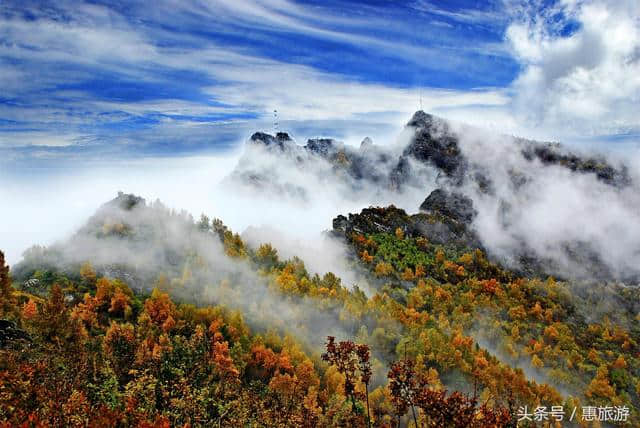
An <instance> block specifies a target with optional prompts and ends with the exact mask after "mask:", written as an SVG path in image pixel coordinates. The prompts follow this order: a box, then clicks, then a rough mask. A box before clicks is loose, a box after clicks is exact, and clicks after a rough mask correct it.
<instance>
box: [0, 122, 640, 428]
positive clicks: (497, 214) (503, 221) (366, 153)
mask: <svg viewBox="0 0 640 428" xmlns="http://www.w3.org/2000/svg"><path fill="white" fill-rule="evenodd" d="M478 132H479V131H478ZM487 144H488V145H487ZM488 147H489V148H492V149H491V150H492V151H491V152H488V150H489V149H488ZM227 180H228V183H229V186H233V187H232V189H234V191H236V190H237V191H255V189H258V191H259V192H261V193H268V194H270V195H272V197H273V198H274V201H275V200H278V199H280V200H286V201H288V202H287V203H295V204H302V205H303V206H305V205H304V204H307V203H309V201H311V200H313V199H314V198H316V197H317V195H318V194H319V193H322V192H328V191H331V192H335V195H334V196H335V198H336V200H337V199H338V198H339V197H342V196H344V195H346V197H349V198H353V199H356V200H363V201H365V200H369V202H368V203H366V204H364V206H368V208H363V209H361V210H360V211H359V212H336V213H335V217H334V219H333V222H332V224H327V226H326V227H327V229H329V230H327V232H326V233H325V238H326V239H328V240H330V242H331V243H332V245H334V247H332V248H339V249H341V251H344V257H343V259H344V260H341V263H340V269H341V270H345V269H348V270H349V273H350V274H353V275H351V276H350V277H351V278H357V283H356V282H354V283H351V282H347V281H346V280H344V279H343V278H341V277H340V276H339V275H337V274H336V272H330V271H327V272H315V271H313V270H312V269H310V268H309V266H308V265H309V261H308V260H304V259H303V258H301V257H291V258H287V259H284V258H283V257H281V256H279V254H280V253H281V252H283V250H284V249H280V248H277V246H275V245H272V243H269V242H259V243H255V242H254V241H255V240H252V242H251V243H249V242H248V240H247V239H245V238H243V236H241V235H240V234H239V232H241V231H232V230H230V229H229V228H228V227H227V226H225V224H224V222H223V220H219V219H213V220H212V219H210V218H209V217H207V216H206V215H202V216H201V217H200V219H198V220H197V221H196V220H194V218H193V217H191V215H190V214H188V213H186V212H175V211H173V210H171V209H168V208H166V207H165V206H164V205H163V204H162V203H160V202H159V201H156V202H152V203H149V202H147V201H146V200H145V199H143V198H142V197H140V196H136V195H130V194H124V193H120V194H119V195H118V196H117V197H116V198H115V199H113V200H111V201H109V202H107V203H105V204H104V205H103V206H102V207H100V208H99V209H98V210H97V212H96V213H95V214H94V215H93V216H92V217H90V218H89V219H88V220H87V222H86V223H85V224H84V225H83V226H82V227H80V228H79V229H78V230H77V231H76V233H75V234H73V236H71V237H70V238H69V239H66V240H63V241H60V242H58V243H56V244H54V245H51V246H49V247H34V248H32V249H31V250H29V251H27V252H26V253H25V255H24V258H23V260H22V261H21V262H20V263H18V264H16V265H15V266H13V267H12V269H11V271H9V269H8V267H6V266H5V262H4V256H2V257H0V267H1V268H2V269H1V270H0V274H1V275H0V285H2V287H1V288H0V293H2V295H1V296H0V299H1V300H0V301H1V302H2V306H0V319H2V321H1V323H0V355H1V356H2V358H0V401H1V402H2V403H5V405H3V406H2V408H1V409H0V421H2V423H5V424H6V425H7V426H15V425H20V424H26V425H25V426H29V425H34V426H216V425H218V426H309V427H311V426H363V427H364V426H380V427H391V426H398V425H400V426H416V425H417V426H431V427H441V426H453V427H466V426H474V427H492V426H493V427H503V426H516V425H517V426H524V427H526V426H540V425H541V423H537V422H536V421H533V420H531V421H527V420H521V421H518V419H522V417H521V415H522V412H523V411H524V407H525V406H526V408H527V409H529V412H533V410H534V409H536V408H537V407H540V406H544V407H545V408H546V409H549V410H550V409H551V408H552V407H554V406H563V408H564V410H565V412H567V413H566V418H569V415H570V414H571V410H572V409H577V416H576V417H575V418H574V419H573V421H574V422H575V423H573V422H572V423H573V426H597V425H595V422H594V423H593V424H592V423H591V422H590V421H588V420H583V419H582V417H583V412H584V411H585V409H589V408H591V407H594V406H595V407H603V408H604V407H611V408H612V409H614V410H615V411H619V412H622V409H626V410H628V414H625V415H626V416H625V415H623V413H616V415H617V416H616V418H617V419H616V420H614V419H613V416H612V418H611V419H609V420H607V423H609V424H611V425H614V426H639V425H640V415H638V410H639V409H640V348H639V343H640V317H639V316H638V314H639V311H640V307H639V305H640V303H639V302H640V300H639V297H640V296H639V291H638V290H639V289H638V287H637V285H638V281H637V279H638V266H640V264H637V263H636V262H637V261H638V259H639V257H640V252H639V251H638V247H637V245H638V242H640V241H636V240H635V238H636V235H635V234H636V233H637V232H636V231H635V230H634V229H633V228H625V226H626V225H632V224H633V222H634V220H635V218H636V217H637V216H638V214H637V212H636V211H635V209H636V208H637V207H638V206H640V205H635V203H636V201H637V197H635V196H630V195H633V194H634V192H636V190H637V183H636V181H635V177H633V175H632V173H631V172H630V171H628V169H627V168H626V167H625V166H624V164H619V165H618V164H616V163H615V162H614V161H612V160H610V159H605V158H604V157H597V156H595V155H593V156H592V155H590V154H580V155H577V154H573V153H571V152H570V151H568V150H567V149H565V148H563V147H562V146H559V145H555V144H547V143H538V142H533V141H526V140H521V139H517V138H512V137H504V136H498V137H495V136H494V137H491V136H488V135H487V134H485V133H476V131H475V130H473V129H469V128H467V127H464V126H460V125H455V124H450V123H448V122H446V121H444V120H442V119H439V118H437V117H434V116H432V115H428V114H426V113H424V112H417V113H416V114H415V115H414V116H413V118H411V120H410V121H409V122H408V124H407V127H406V128H405V130H404V132H403V137H402V138H400V140H399V142H398V143H397V144H395V145H389V146H377V145H375V144H373V143H372V142H371V140H365V141H364V142H363V144H362V145H361V147H359V148H354V147H351V146H348V145H344V144H341V143H339V142H337V141H335V140H332V139H312V140H309V141H308V142H307V144H306V145H304V146H301V145H297V144H296V143H295V141H293V139H292V138H291V137H290V136H289V135H288V134H285V133H279V134H277V135H275V136H272V135H269V134H266V133H256V134H254V135H253V136H252V137H251V138H250V140H249V142H248V144H247V148H246V152H245V154H244V155H243V157H242V158H241V159H240V162H239V164H238V165H237V167H236V169H235V171H234V172H233V174H231V176H230V177H228V179H227ZM554 186H555V187H554ZM230 189H231V187H230ZM230 191H231V190H230ZM567 194H572V195H577V196H576V200H577V199H578V197H579V200H577V201H567V202H566V204H565V205H562V204H558V205H551V206H549V205H548V204H549V203H551V202H554V201H555V202H557V201H559V200H561V199H562V198H566V195H567ZM336 195H338V196H336ZM593 197H597V198H600V199H599V200H594V199H593ZM549 198H551V199H549ZM380 201H383V202H386V201H388V202H394V201H398V202H399V203H402V204H404V206H407V205H408V206H409V207H410V209H404V208H400V207H399V206H396V205H392V204H391V203H389V204H377V202H380ZM603 201H606V202H607V204H606V208H607V209H608V210H609V211H606V210H604V211H601V210H602V208H601V207H600V205H602V202H603ZM574 202H575V203H574ZM369 205H371V206H369ZM376 205H381V206H376ZM584 207H588V208H590V209H591V210H592V212H590V213H585V214H584V216H583V217H581V218H582V220H581V221H578V218H577V217H574V216H575V213H576V212H578V211H579V210H582V209H583V208H584ZM543 208H544V209H546V210H556V211H557V222H553V221H550V220H549V221H548V222H546V223H545V222H540V223H532V218H534V217H535V216H534V217H532V216H531V215H532V213H538V214H539V213H540V212H542V211H541V210H542V209H543ZM607 213H608V216H606V217H605V216H604V215H605V214H607ZM309 215H313V212H310V213H309ZM600 217H602V218H600ZM567 218H569V219H574V222H576V223H578V224H576V225H572V224H570V222H567V221H566V219H567ZM584 224H588V225H589V227H588V228H585V227H584ZM543 232H545V233H543ZM612 249H615V250H612ZM340 254H342V253H340ZM0 255H1V253H0ZM320 256H321V254H317V257H320ZM336 268H337V266H336ZM614 410H612V412H613V411H614ZM519 415H520V417H519ZM612 415H613V413H612ZM556 416H557V415H556ZM555 419H556V417H555V416H553V415H550V414H549V415H547V421H548V422H549V423H550V424H551V423H554V422H555ZM540 422H542V421H540ZM558 423H560V422H559V421H558ZM565 425H567V424H566V421H565ZM548 426H552V425H548ZM567 426H572V425H571V424H568V425H567Z"/></svg>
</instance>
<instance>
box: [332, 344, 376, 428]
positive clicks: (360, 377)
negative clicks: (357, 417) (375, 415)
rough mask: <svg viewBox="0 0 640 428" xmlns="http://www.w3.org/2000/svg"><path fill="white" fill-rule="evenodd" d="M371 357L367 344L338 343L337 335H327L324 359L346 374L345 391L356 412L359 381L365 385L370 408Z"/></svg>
mask: <svg viewBox="0 0 640 428" xmlns="http://www.w3.org/2000/svg"><path fill="white" fill-rule="evenodd" d="M369 357H370V353H369V347H368V346H367V345H356V344H355V343H353V342H351V341H342V342H339V343H336V340H335V337H333V336H328V337H327V344H326V352H325V353H324V354H322V360H323V361H326V362H328V363H329V364H331V365H334V366H335V367H336V368H337V369H338V371H339V372H340V373H341V374H342V375H343V376H344V393H345V395H346V397H347V398H348V399H350V400H351V408H352V410H353V411H354V412H355V411H356V408H357V407H356V400H357V399H358V398H360V394H358V392H357V391H356V385H357V382H358V381H360V382H362V383H363V384H364V385H365V391H366V392H365V394H366V396H365V397H364V398H365V399H366V400H367V411H368V409H369V397H368V391H369V389H368V388H369V387H368V385H369V381H370V380H371V363H370V361H369ZM368 416H370V415H369V414H368ZM368 420H370V419H368Z"/></svg>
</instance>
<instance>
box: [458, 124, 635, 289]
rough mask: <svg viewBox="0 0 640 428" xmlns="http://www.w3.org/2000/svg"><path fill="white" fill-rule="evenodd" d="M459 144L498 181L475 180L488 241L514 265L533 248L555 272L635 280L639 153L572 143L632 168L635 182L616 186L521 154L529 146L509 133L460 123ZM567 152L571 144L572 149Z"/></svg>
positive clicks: (584, 153)
mask: <svg viewBox="0 0 640 428" xmlns="http://www.w3.org/2000/svg"><path fill="white" fill-rule="evenodd" d="M455 132H456V133H457V135H458V136H459V138H460V140H459V141H460V142H459V144H460V147H461V150H462V152H463V154H464V155H465V156H467V157H468V158H469V159H470V161H471V163H472V164H475V165H476V166H477V167H479V168H480V169H481V170H482V171H483V173H485V174H486V175H487V176H488V177H489V179H490V180H491V182H492V191H491V192H489V193H484V192H480V191H478V189H477V187H474V186H473V185H472V184H471V183H468V185H467V186H466V187H465V189H464V191H465V192H466V193H467V194H468V195H469V196H471V197H472V199H473V201H474V206H475V208H476V209H477V211H478V216H477V218H476V219H475V221H474V227H475V228H476V229H477V231H478V233H479V235H480V238H481V241H482V242H483V244H484V245H485V246H486V247H487V248H488V249H489V250H490V252H492V253H493V254H494V255H495V256H497V257H498V258H499V259H500V260H502V261H506V262H507V264H511V265H512V266H513V265H517V263H518V261H517V260H515V258H516V257H517V256H518V255H522V254H523V252H524V253H527V254H533V255H535V257H537V258H538V259H539V260H541V261H543V262H544V263H545V264H549V267H550V269H549V271H550V272H554V271H555V272H557V273H558V274H559V275H564V276H565V277H568V278H574V279H586V278H589V277H591V276H594V277H596V278H603V277H605V278H610V279H614V280H628V279H630V278H631V280H633V278H636V280H637V278H639V275H640V185H639V183H640V176H639V172H640V168H639V166H640V163H639V159H640V153H639V152H638V151H636V152H632V153H629V152H627V153H625V155H626V157H625V158H622V157H621V155H620V153H618V152H614V151H609V150H599V151H597V150H595V149H594V148H593V147H590V148H581V147H576V146H573V147H571V148H570V149H571V152H572V153H575V154H577V155H579V156H580V157H581V158H583V159H588V158H594V159H601V160H605V161H606V162H607V163H608V164H609V165H611V166H613V167H614V168H616V169H618V170H626V172H627V173H628V176H629V179H630V180H629V183H626V185H612V184H609V183H606V182H604V181H603V180H599V179H598V178H597V176H596V174H595V173H580V172H576V171H572V170H571V169H570V168H568V167H565V166H562V165H545V164H543V163H542V162H541V161H540V160H538V159H534V160H533V161H528V160H526V159H525V158H524V157H523V156H522V150H523V149H524V144H528V143H526V142H523V141H521V140H517V139H514V138H512V137H509V136H500V135H495V134H490V133H488V132H484V131H482V130H480V129H475V128H469V127H464V126H458V127H457V128H456V131H455ZM560 150H567V148H566V147H564V148H560Z"/></svg>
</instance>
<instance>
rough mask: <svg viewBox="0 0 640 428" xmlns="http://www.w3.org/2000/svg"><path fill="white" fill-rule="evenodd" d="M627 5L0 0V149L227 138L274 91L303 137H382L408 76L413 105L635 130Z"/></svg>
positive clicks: (156, 147)
mask: <svg viewBox="0 0 640 428" xmlns="http://www.w3.org/2000/svg"><path fill="white" fill-rule="evenodd" d="M638 9H639V6H638V4H637V1H635V0H626V1H625V0H622V1H609V2H607V1H592V2H589V1H578V0H562V1H526V2H519V1H515V0H500V1H498V0H496V1H486V2H485V1H446V2H442V1H438V2H436V1H427V0H415V1H397V2H389V1H367V2H356V1H335V0H328V1H326V0H325V1H304V2H303V1H293V0H271V1H267V0H256V1H248V0H166V1H157V2H153V5H150V4H149V2H144V1H91V2H79V1H66V0H58V1H52V2H47V1H28V0H27V1H25V0H19V1H18V0H9V1H7V0H0V83H1V86H0V87H1V88H2V89H0V156H2V157H3V158H4V159H5V161H6V160H8V161H10V162H13V163H14V164H16V165H18V164H19V165H21V166H22V165H32V166H33V165H39V164H40V163H43V162H44V163H46V162H48V161H50V160H54V161H59V160H61V159H64V160H65V161H67V162H82V161H84V160H87V159H102V160H104V159H120V158H123V157H125V158H126V157H139V156H181V155H186V154H195V153H203V152H207V153H210V152H216V151H224V150H231V149H233V148H234V147H237V145H238V144H239V143H240V142H242V141H243V140H244V139H245V138H246V137H247V136H248V135H250V133H251V132H252V131H253V130H255V129H269V128H270V122H271V116H272V112H273V110H274V109H277V110H278V111H279V115H280V123H281V127H282V128H284V129H287V130H289V131H291V132H292V133H293V134H294V135H295V136H296V137H298V138H299V139H303V138H306V137H309V136H317V135H329V136H336V137H338V138H342V139H345V140H348V141H351V140H354V141H355V140H359V139H362V138H363V137H364V136H365V135H371V136H373V137H374V139H376V138H378V139H385V138H391V136H392V135H394V134H396V133H397V132H398V131H399V129H400V127H401V125H402V123H404V122H406V120H407V118H408V117H409V115H410V114H411V113H412V112H413V111H415V110H416V109H417V108H418V106H419V98H420V94H422V100H423V101H422V102H423V107H424V109H425V110H428V111H431V112H434V113H436V114H440V115H443V116H445V117H450V118H452V119H456V120H462V121H465V122H470V123H474V124H479V125H481V126H485V127H489V128H495V129H497V130H500V131H504V132H510V133H516V134H519V135H524V136H528V137H536V138H554V139H556V138H564V139H581V138H585V137H586V138H603V139H606V140H611V141H613V140H620V139H629V138H631V139H634V138H636V137H637V135H638V133H639V129H640V123H639V119H638V118H637V114H633V111H634V108H637V107H638V103H639V101H638V100H639V99H640V81H639V80H638V79H639V78H638V77H637V76H639V75H640V64H639V63H640V35H639V34H640V31H639V29H638V28H639V24H638V22H639V18H638V17H639V13H638ZM612 82H615V83H612ZM635 111H638V109H636V110H635ZM5 165H6V163H5Z"/></svg>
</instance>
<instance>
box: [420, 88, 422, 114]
mask: <svg viewBox="0 0 640 428" xmlns="http://www.w3.org/2000/svg"><path fill="white" fill-rule="evenodd" d="M420 110H422V86H420Z"/></svg>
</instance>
